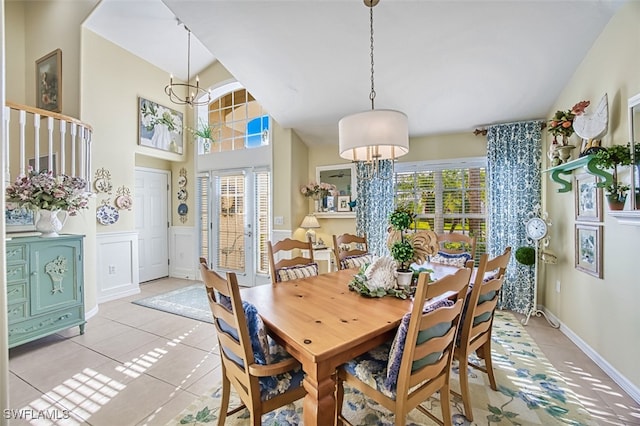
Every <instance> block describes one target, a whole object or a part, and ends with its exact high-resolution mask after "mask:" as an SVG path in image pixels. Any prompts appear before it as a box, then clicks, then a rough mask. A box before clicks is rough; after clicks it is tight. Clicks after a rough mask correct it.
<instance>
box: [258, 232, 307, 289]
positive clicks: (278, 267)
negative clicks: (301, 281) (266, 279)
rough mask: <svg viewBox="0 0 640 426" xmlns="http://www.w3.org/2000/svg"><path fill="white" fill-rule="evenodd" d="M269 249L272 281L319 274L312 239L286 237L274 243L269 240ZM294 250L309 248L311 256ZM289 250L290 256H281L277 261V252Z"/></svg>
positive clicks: (276, 281) (281, 252)
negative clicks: (302, 239) (303, 239)
mask: <svg viewBox="0 0 640 426" xmlns="http://www.w3.org/2000/svg"><path fill="white" fill-rule="evenodd" d="M267 248H268V251H269V267H270V271H271V282H272V283H273V284H276V283H279V282H283V281H289V280H293V279H296V278H305V277H312V276H315V275H318V264H317V263H315V261H314V260H313V244H312V243H311V241H306V242H305V241H299V240H292V239H290V238H285V239H284V240H281V241H278V242H277V243H274V244H272V243H271V241H267ZM292 250H307V253H309V257H303V256H302V254H298V253H295V252H294V253H291V252H292ZM284 252H288V254H289V256H294V255H295V257H289V258H281V259H279V260H278V261H276V254H278V253H280V254H283V253H284Z"/></svg>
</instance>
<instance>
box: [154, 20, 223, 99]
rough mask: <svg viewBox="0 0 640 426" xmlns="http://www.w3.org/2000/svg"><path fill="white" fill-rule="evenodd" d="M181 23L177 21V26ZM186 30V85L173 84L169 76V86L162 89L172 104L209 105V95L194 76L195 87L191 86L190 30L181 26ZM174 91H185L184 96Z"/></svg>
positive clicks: (171, 76) (171, 77)
mask: <svg viewBox="0 0 640 426" xmlns="http://www.w3.org/2000/svg"><path fill="white" fill-rule="evenodd" d="M180 24H182V22H180V21H178V25H180ZM182 25H183V26H184V29H185V30H187V34H188V35H187V81H186V83H174V82H173V75H170V76H169V84H167V86H166V87H165V88H164V91H165V93H166V94H167V95H168V96H169V99H170V100H171V102H173V103H174V104H178V105H189V106H190V107H194V106H200V105H209V103H210V102H211V93H210V92H209V91H207V90H204V89H203V88H201V87H200V79H199V78H198V76H196V85H195V86H194V85H193V84H191V83H190V82H191V30H190V29H189V28H187V26H186V25H184V24H182ZM176 89H177V90H178V91H180V92H182V91H183V90H184V91H185V96H184V97H183V96H180V95H178V94H177V93H176Z"/></svg>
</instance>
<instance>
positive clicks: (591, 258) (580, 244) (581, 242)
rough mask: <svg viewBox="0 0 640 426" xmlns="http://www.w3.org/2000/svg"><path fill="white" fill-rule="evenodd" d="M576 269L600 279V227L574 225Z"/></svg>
mask: <svg viewBox="0 0 640 426" xmlns="http://www.w3.org/2000/svg"><path fill="white" fill-rule="evenodd" d="M575 238H576V269H577V270H579V271H582V272H586V273H587V274H589V275H593V276H594V277H597V278H602V225H588V224H581V223H577V224H576V235H575Z"/></svg>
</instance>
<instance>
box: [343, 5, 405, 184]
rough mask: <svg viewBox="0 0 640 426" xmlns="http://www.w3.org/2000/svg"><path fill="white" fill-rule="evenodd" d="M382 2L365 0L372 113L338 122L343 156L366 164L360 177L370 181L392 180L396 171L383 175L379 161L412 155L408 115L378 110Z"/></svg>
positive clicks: (348, 117) (362, 113) (359, 114)
mask: <svg viewBox="0 0 640 426" xmlns="http://www.w3.org/2000/svg"><path fill="white" fill-rule="evenodd" d="M378 2H379V0H364V4H365V6H367V7H368V8H369V25H370V30H371V32H370V34H371V38H370V41H371V93H370V94H369V99H370V100H371V111H365V112H359V113H356V114H352V115H348V116H346V117H344V118H342V119H341V120H340V121H339V122H338V145H339V151H340V157H342V158H345V159H347V160H351V161H356V162H363V163H364V164H365V166H366V171H365V173H364V174H360V175H359V176H360V177H361V178H363V179H366V180H370V179H373V178H374V177H376V176H377V177H379V178H383V179H390V178H391V177H392V176H393V171H391V173H389V174H385V175H384V176H382V175H381V174H380V173H379V165H378V163H379V161H380V160H391V161H392V165H393V161H394V160H395V159H396V158H398V157H401V156H403V155H405V154H406V153H408V152H409V123H408V119H407V116H406V114H404V113H402V112H400V111H394V110H389V109H379V110H376V109H375V104H374V101H375V98H376V91H375V84H374V78H373V76H374V73H373V8H374V6H376V5H377V4H378Z"/></svg>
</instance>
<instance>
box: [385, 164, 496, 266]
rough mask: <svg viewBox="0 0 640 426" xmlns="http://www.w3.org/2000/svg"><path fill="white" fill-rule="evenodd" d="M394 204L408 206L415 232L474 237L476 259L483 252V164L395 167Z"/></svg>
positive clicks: (484, 171)
mask: <svg viewBox="0 0 640 426" xmlns="http://www.w3.org/2000/svg"><path fill="white" fill-rule="evenodd" d="M395 194H396V203H397V204H402V205H410V206H412V207H413V211H414V212H415V213H416V215H417V218H416V224H415V226H416V228H417V229H430V230H433V231H435V232H437V233H442V232H456V233H462V234H467V235H472V236H475V237H476V257H479V255H480V254H482V253H484V252H486V224H487V221H486V218H487V211H486V160H484V159H474V160H473V161H469V160H465V162H460V163H456V162H448V163H431V162H429V163H427V162H425V163H411V164H405V165H402V164H398V166H397V167H396V173H395Z"/></svg>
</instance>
